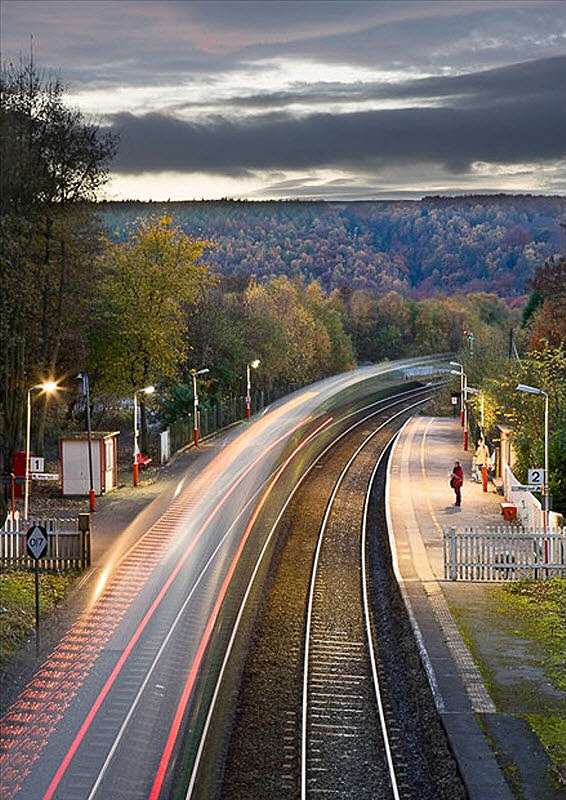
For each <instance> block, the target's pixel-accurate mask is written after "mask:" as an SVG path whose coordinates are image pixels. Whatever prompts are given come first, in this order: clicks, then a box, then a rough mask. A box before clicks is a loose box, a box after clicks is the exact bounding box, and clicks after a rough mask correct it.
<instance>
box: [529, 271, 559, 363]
mask: <svg viewBox="0 0 566 800" xmlns="http://www.w3.org/2000/svg"><path fill="white" fill-rule="evenodd" d="M531 286H532V288H533V290H534V292H533V295H534V298H535V300H536V301H537V307H536V310H535V313H534V314H533V315H532V319H531V330H530V345H531V347H533V348H535V349H541V348H544V347H545V345H550V346H551V347H558V346H559V345H560V344H561V343H564V342H566V258H553V259H549V260H548V261H547V262H546V263H545V264H544V265H543V266H540V267H538V268H537V270H536V271H535V274H534V277H533V280H532V281H531Z"/></svg>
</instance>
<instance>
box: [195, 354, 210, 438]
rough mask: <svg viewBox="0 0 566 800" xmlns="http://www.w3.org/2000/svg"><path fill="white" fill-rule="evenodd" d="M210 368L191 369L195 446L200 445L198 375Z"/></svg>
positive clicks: (205, 372) (203, 373)
mask: <svg viewBox="0 0 566 800" xmlns="http://www.w3.org/2000/svg"><path fill="white" fill-rule="evenodd" d="M208 372H210V370H209V369H208V368H206V367H205V368H204V369H192V370H191V377H192V379H193V442H194V444H195V447H198V438H199V428H200V425H199V409H198V393H197V375H206V374H207V373H208Z"/></svg>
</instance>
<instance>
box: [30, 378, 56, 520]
mask: <svg viewBox="0 0 566 800" xmlns="http://www.w3.org/2000/svg"><path fill="white" fill-rule="evenodd" d="M58 388H59V385H58V383H57V381H53V380H48V381H43V383H38V384H36V385H35V386H30V388H29V389H28V396H27V419H26V478H25V491H24V519H26V520H27V518H28V513H29V460H30V455H31V454H30V446H31V445H30V440H31V393H32V392H33V390H34V389H37V390H38V391H40V392H44V393H45V394H54V393H55V392H56V391H57V389H58Z"/></svg>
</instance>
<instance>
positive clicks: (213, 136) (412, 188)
mask: <svg viewBox="0 0 566 800" xmlns="http://www.w3.org/2000/svg"><path fill="white" fill-rule="evenodd" d="M1 14H2V19H1V22H2V53H3V57H4V58H17V57H18V55H19V53H21V52H24V53H26V52H27V51H28V49H29V36H30V34H33V37H34V51H35V58H36V60H37V62H38V63H40V64H41V65H42V66H45V67H46V68H48V69H49V70H53V71H56V72H58V73H59V74H60V76H61V77H62V79H63V80H64V81H65V83H66V84H67V85H68V87H69V88H68V93H69V100H70V102H72V103H73V104H75V105H78V106H79V107H80V108H81V109H82V110H84V112H85V113H87V114H88V115H93V116H94V117H95V118H96V119H97V121H98V122H99V123H100V124H102V125H109V126H112V127H113V128H114V129H115V130H116V131H118V132H119V133H120V149H119V153H118V156H117V159H116V161H115V163H114V165H113V175H112V181H111V183H110V185H109V186H108V187H107V189H106V196H107V197H119V198H123V197H137V198H141V199H147V198H150V197H151V198H153V199H167V198H171V199H191V198H201V197H207V198H209V197H222V196H231V197H249V198H256V199H260V198H280V197H309V198H326V199H358V198H382V197H403V196H411V197H412V196H420V195H422V194H427V193H431V192H432V193H441V192H455V191H478V192H483V191H496V190H503V191H529V192H552V193H561V194H564V193H566V112H565V109H566V3H565V2H563V0H471V2H470V1H465V0H439V1H435V0H410V1H409V2H405V0H394V1H393V2H392V1H391V0H380V1H377V0H376V1H375V2H357V0H349V1H348V2H327V1H326V0H319V1H317V0H310V2H309V1H308V0H306V1H305V0H301V2H294V1H289V2H277V1H276V0H270V1H269V2H265V1H262V2H238V0H230V2H215V0H206V2H192V1H191V0H160V2H157V0H3V1H2V5H1Z"/></svg>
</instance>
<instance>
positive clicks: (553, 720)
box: [527, 714, 566, 786]
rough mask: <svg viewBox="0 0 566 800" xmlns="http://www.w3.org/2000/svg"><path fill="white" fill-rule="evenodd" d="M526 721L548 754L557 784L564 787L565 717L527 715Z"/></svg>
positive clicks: (565, 757)
mask: <svg viewBox="0 0 566 800" xmlns="http://www.w3.org/2000/svg"><path fill="white" fill-rule="evenodd" d="M527 719H528V721H529V725H530V726H531V728H532V729H533V731H534V732H535V734H536V735H537V736H538V738H539V739H540V741H541V742H542V745H543V747H544V749H545V750H546V752H547V753H548V756H549V758H550V760H551V762H552V767H553V770H554V774H555V777H556V779H557V780H558V783H559V784H560V785H561V786H566V716H558V715H556V714H527Z"/></svg>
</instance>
